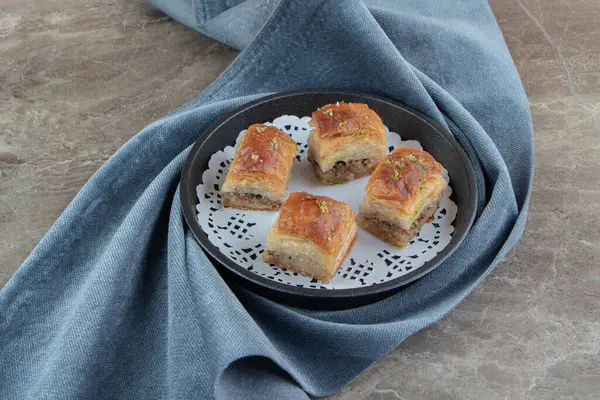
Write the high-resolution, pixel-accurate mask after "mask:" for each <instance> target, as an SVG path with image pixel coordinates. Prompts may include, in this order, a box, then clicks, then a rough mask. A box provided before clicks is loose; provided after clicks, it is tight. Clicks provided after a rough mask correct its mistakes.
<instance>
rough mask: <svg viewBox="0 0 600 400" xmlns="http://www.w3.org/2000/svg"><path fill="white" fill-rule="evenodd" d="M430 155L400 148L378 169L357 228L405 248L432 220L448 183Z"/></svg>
mask: <svg viewBox="0 0 600 400" xmlns="http://www.w3.org/2000/svg"><path fill="white" fill-rule="evenodd" d="M443 169H444V168H443V167H442V165H441V164H440V163H438V162H437V161H436V160H435V159H434V158H433V157H432V156H431V154H429V153H427V152H425V151H422V150H417V149H412V148H408V147H400V148H397V149H396V150H394V151H393V152H392V153H390V154H389V155H388V156H387V157H386V158H385V159H384V160H383V161H381V162H380V163H379V165H377V168H376V169H375V172H373V175H371V178H370V179H369V183H368V184H367V187H366V188H365V191H366V196H365V198H364V199H363V201H362V203H361V205H360V210H359V212H358V225H359V226H360V227H361V228H363V229H364V230H366V231H368V232H371V233H372V234H373V235H375V236H377V237H379V238H380V239H383V240H385V241H386V242H389V243H391V244H393V245H395V246H398V247H404V246H405V245H406V243H408V242H409V241H410V240H411V239H412V238H413V237H415V236H416V235H417V233H418V232H419V230H420V228H421V226H423V224H425V223H427V222H430V221H432V220H433V215H434V214H435V212H436V210H437V209H438V207H439V205H440V201H441V200H442V193H443V192H444V189H446V186H447V185H448V183H447V182H446V180H445V179H444V178H442V176H441V172H442V171H443Z"/></svg>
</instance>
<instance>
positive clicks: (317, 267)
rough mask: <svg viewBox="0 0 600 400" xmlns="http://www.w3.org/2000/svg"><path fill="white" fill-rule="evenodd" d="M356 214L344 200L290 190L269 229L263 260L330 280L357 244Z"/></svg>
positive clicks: (325, 280)
mask: <svg viewBox="0 0 600 400" xmlns="http://www.w3.org/2000/svg"><path fill="white" fill-rule="evenodd" d="M355 217H356V216H355V214H354V213H353V212H352V209H351V208H350V206H349V205H348V204H346V203H343V202H341V201H336V200H334V199H332V198H329V197H326V196H314V195H312V194H309V193H306V192H294V193H290V197H288V199H287V200H286V201H285V202H284V203H283V205H282V206H281V209H280V210H279V216H278V217H277V220H276V221H275V223H274V224H273V226H272V227H271V229H270V231H269V234H268V236H267V242H266V244H265V251H264V252H263V260H264V261H265V262H267V263H269V264H275V265H277V266H279V267H281V268H285V269H289V270H291V271H295V272H298V273H300V274H302V275H307V276H311V277H313V278H317V279H320V280H322V281H323V282H329V281H330V280H331V278H333V276H334V275H335V274H336V272H337V271H338V269H339V268H340V265H341V264H342V262H343V261H344V259H345V258H346V256H347V255H348V254H349V253H350V250H351V249H352V246H353V245H354V241H355V240H356V233H357V230H358V227H357V225H356V221H355Z"/></svg>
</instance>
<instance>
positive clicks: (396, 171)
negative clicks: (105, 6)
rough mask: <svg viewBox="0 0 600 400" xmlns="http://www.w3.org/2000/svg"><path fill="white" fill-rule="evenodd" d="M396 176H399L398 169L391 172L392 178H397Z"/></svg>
mask: <svg viewBox="0 0 600 400" xmlns="http://www.w3.org/2000/svg"><path fill="white" fill-rule="evenodd" d="M398 178H400V173H399V172H398V170H396V169H395V170H394V173H393V174H392V180H394V181H395V180H397V179H398Z"/></svg>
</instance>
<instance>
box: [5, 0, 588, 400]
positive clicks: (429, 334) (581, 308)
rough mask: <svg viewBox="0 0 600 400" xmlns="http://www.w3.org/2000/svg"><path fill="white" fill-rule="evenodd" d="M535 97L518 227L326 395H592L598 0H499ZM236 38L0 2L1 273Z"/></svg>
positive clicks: (58, 6)
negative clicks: (526, 198) (526, 208)
mask: <svg viewBox="0 0 600 400" xmlns="http://www.w3.org/2000/svg"><path fill="white" fill-rule="evenodd" d="M491 5H492V8H493V9H494V11H495V13H496V16H497V18H498V23H499V24H500V27H501V28H502V30H503V32H504V35H505V38H506V41H507V43H508V47H509V48H510V51H511V53H512V55H513V57H514V59H515V63H516V65H517V68H518V70H519V72H520V73H521V77H522V79H523V83H524V85H525V88H526V90H527V94H528V96H529V101H530V106H531V112H532V116H533V121H534V128H535V144H536V177H535V185H534V189H533V197H532V205H531V212H530V218H529V224H528V228H527V232H526V234H525V236H524V238H523V240H522V241H521V243H520V244H519V245H518V246H517V248H516V249H515V250H514V251H512V252H511V253H510V255H509V256H508V257H507V259H506V260H505V261H504V262H503V263H502V264H501V265H500V266H498V268H496V270H495V271H494V272H493V273H492V274H491V275H490V276H489V277H488V278H487V279H486V280H485V281H484V282H483V284H482V285H481V286H480V287H479V288H478V289H476V290H475V292H474V293H473V294H472V295H470V296H469V297H468V298H467V299H466V300H465V301H464V302H463V303H462V304H461V305H460V306H459V307H457V308H456V310H454V311H453V312H451V313H450V314H449V315H448V316H447V317H446V318H444V319H443V320H442V321H440V322H439V323H438V324H435V325H434V326H432V327H430V328H428V329H425V330H423V331H422V332H420V333H419V334H417V335H415V336H413V337H411V338H410V339H408V340H407V341H406V342H405V343H403V344H402V345H400V346H399V347H398V349H396V350H395V351H394V352H392V353H391V354H390V355H388V356H387V357H385V358H384V359H383V360H381V361H380V362H378V363H376V364H375V365H374V366H372V367H371V368H370V369H369V370H368V371H367V372H366V373H365V374H364V375H363V376H361V377H360V378H359V379H358V380H357V381H356V382H354V383H353V384H352V385H350V386H349V387H348V388H346V389H344V390H343V391H341V392H340V393H338V394H337V395H336V396H333V397H332V399H336V400H348V399H360V398H365V399H373V400H375V399H380V400H383V399H386V400H387V399H423V398H430V399H559V398H560V399H597V398H598V394H599V393H600V216H599V214H600V213H599V211H600V200H599V197H600V174H599V173H600V122H599V120H600V23H598V21H600V7H599V6H598V0H578V1H568V0H562V1H558V0H492V1H491ZM235 55H236V52H235V51H233V50H231V49H229V48H227V47H225V46H223V45H221V44H218V43H216V42H214V41H212V40H210V39H207V38H204V37H202V36H201V35H199V34H197V33H195V32H192V31H190V30H188V29H186V28H184V27H183V26H180V25H179V24H177V23H175V22H173V21H172V20H170V19H169V18H168V17H166V16H164V15H163V14H161V13H160V12H158V11H156V10H153V9H152V8H150V7H149V6H147V5H146V4H144V3H143V2H142V0H90V1H86V2H81V1H75V0H27V1H22V0H2V7H0V260H1V263H0V287H1V286H3V285H4V284H5V283H6V281H7V280H8V279H9V278H10V276H11V275H12V273H13V272H14V271H15V270H16V269H17V268H18V266H19V265H20V264H21V262H22V261H23V260H24V259H25V257H27V255H28V254H29V252H30V251H31V250H32V249H33V247H34V246H35V245H36V243H37V242H38V241H39V240H40V238H41V237H42V235H43V234H44V233H45V232H46V231H47V230H48V228H49V227H50V226H51V224H52V223H53V222H54V221H55V219H56V218H57V217H58V216H59V214H60V213H61V211H62V210H63V209H64V208H65V207H66V206H67V204H68V203H69V201H70V200H71V199H72V198H73V196H74V195H75V194H76V193H77V191H78V189H79V188H80V187H81V186H82V185H83V184H84V183H85V182H86V181H87V179H88V178H89V177H90V176H91V175H92V174H93V173H94V171H96V170H97V169H98V167H99V166H100V165H101V164H102V163H103V162H104V161H106V159H107V158H108V157H109V156H110V155H111V154H112V153H113V152H114V151H115V150H116V149H117V148H118V147H119V146H121V145H122V144H123V143H124V142H125V141H126V140H128V139H129V138H130V137H131V136H132V135H134V134H135V133H136V132H138V131H139V130H140V129H141V128H143V127H144V126H145V125H146V124H148V123H149V122H151V121H153V120H155V119H156V118H158V117H160V116H162V115H163V114H165V113H166V112H168V111H169V110H171V109H173V108H175V107H177V106H179V105H181V104H183V103H184V102H185V101H187V100H189V99H190V98H192V97H194V96H195V95H196V94H197V93H199V92H200V91H201V90H202V89H203V88H204V87H206V86H207V85H208V84H209V83H210V82H211V81H212V80H213V79H215V78H216V77H217V75H218V74H219V73H220V72H221V71H222V70H223V69H224V68H225V67H226V66H227V65H228V64H229V63H230V62H231V61H232V60H233V59H234V57H235Z"/></svg>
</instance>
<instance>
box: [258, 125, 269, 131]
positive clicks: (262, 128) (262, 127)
mask: <svg viewBox="0 0 600 400" xmlns="http://www.w3.org/2000/svg"><path fill="white" fill-rule="evenodd" d="M266 130H267V128H265V127H264V126H257V127H256V131H257V132H264V131H266Z"/></svg>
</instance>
